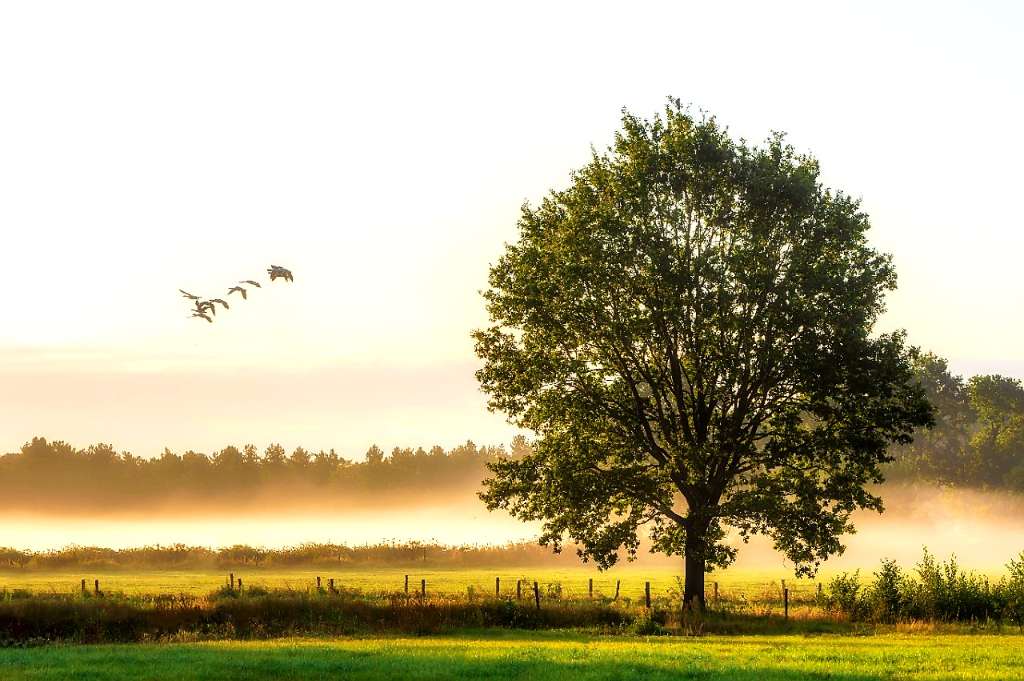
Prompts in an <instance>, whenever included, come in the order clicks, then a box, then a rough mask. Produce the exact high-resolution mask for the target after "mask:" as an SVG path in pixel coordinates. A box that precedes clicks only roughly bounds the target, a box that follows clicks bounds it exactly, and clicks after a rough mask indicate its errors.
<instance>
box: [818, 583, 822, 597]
mask: <svg viewBox="0 0 1024 681" xmlns="http://www.w3.org/2000/svg"><path fill="white" fill-rule="evenodd" d="M818 595H819V596H820V595H821V582H818Z"/></svg>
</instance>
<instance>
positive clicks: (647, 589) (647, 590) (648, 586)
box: [644, 582, 651, 610]
mask: <svg viewBox="0 0 1024 681" xmlns="http://www.w3.org/2000/svg"><path fill="white" fill-rule="evenodd" d="M644 603H646V604H647V609H648V610H650V609H651V583H650V582H644Z"/></svg>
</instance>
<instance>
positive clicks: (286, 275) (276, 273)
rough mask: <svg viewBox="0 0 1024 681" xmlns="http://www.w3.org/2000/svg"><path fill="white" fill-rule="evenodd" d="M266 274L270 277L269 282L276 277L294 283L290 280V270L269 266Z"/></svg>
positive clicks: (278, 266)
mask: <svg viewBox="0 0 1024 681" xmlns="http://www.w3.org/2000/svg"><path fill="white" fill-rule="evenodd" d="M267 274H269V275H270V281H274V280H275V279H277V278H278V277H280V278H282V279H284V280H285V281H294V279H293V278H292V272H291V270H289V269H285V268H284V267H281V266H280V265H271V266H270V268H269V269H268V270H267Z"/></svg>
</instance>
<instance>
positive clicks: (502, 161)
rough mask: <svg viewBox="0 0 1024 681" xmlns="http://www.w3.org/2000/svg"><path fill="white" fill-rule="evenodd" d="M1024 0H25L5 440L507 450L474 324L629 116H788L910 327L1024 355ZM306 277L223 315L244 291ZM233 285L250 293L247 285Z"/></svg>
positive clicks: (944, 342) (8, 127)
mask: <svg viewBox="0 0 1024 681" xmlns="http://www.w3.org/2000/svg"><path fill="white" fill-rule="evenodd" d="M1022 18H1024V15H1022V10H1021V9H1020V5H1016V4H1012V3H970V4H967V3H960V4H958V5H953V4H946V3H930V2H929V3H924V2H921V3H898V4H897V3H866V2H856V3H854V2H849V3H828V4H827V5H826V4H823V3H812V2H807V3H787V4H785V5H784V6H781V7H780V6H777V5H775V4H772V5H770V6H769V5H768V4H766V3H754V2H750V3H724V2H723V3H650V4H636V3H630V4H622V3H615V4H598V3H592V2H587V3H557V4H554V3H515V4H508V5H504V6H503V7H497V6H490V5H485V4H480V3H467V4H465V5H452V4H445V5H441V4H437V3H420V4H413V3H409V4H402V5H400V4H393V3H359V4H343V3H316V2H308V3H299V4H295V3H292V4H276V5H271V4H267V3H259V2H247V3H225V2H178V3H163V4H156V3H135V2H121V3H111V2H94V3H70V2H68V3H54V2H33V3H6V4H4V5H3V6H2V8H0V63H2V64H3V65H4V67H3V68H0V92H2V93H3V100H4V105H3V106H2V107H0V225H2V229H3V235H4V240H3V254H4V255H3V267H2V268H0V287H2V290H3V291H4V298H3V300H4V319H5V323H4V324H3V325H2V326H0V375H2V377H3V378H2V390H0V450H3V451H13V450H15V449H16V448H17V447H19V446H20V445H21V444H22V443H23V442H25V441H26V440H28V439H30V438H31V437H32V436H34V435H45V436H47V437H50V438H60V439H64V440H68V441H71V442H73V443H75V444H77V445H80V446H84V445H86V444H89V443H92V442H97V441H103V442H112V443H113V444H114V445H115V446H116V447H117V448H118V449H128V450H132V451H134V452H135V453H136V454H139V455H144V456H150V455H153V454H156V453H159V452H160V451H161V450H162V449H163V448H164V447H165V446H166V447H170V448H171V449H172V450H175V451H182V450H184V449H189V448H192V449H196V450H199V451H211V450H213V449H215V448H219V447H223V446H224V445H226V444H229V443H238V444H241V443H244V442H254V443H257V444H260V445H263V444H266V443H268V442H271V441H279V442H281V443H282V444H284V445H285V447H288V448H291V447H294V446H296V445H300V444H301V445H303V446H305V447H307V448H328V447H336V448H338V450H339V452H341V453H343V454H344V455H345V456H348V457H350V458H360V457H361V456H362V453H363V452H364V451H365V450H366V448H367V446H368V445H369V444H370V443H373V442H377V443H379V444H380V445H381V446H383V447H384V448H385V449H387V448H389V447H391V446H393V445H396V444H403V445H412V446H416V445H421V444H422V445H424V446H429V445H431V444H434V443H437V444H441V445H443V446H451V445H453V444H456V443H459V442H463V441H465V440H466V439H468V438H472V439H473V440H475V441H476V442H479V443H494V444H497V443H502V442H505V443H507V442H508V440H509V438H510V437H511V436H512V434H513V432H514V431H513V429H512V428H511V427H510V426H509V425H508V424H506V423H505V421H504V419H503V418H502V417H501V416H500V415H494V414H489V413H488V412H487V411H486V410H485V399H484V397H483V396H482V394H481V393H480V392H479V391H478V389H477V385H476V382H475V380H474V378H473V372H474V370H475V368H476V366H477V362H476V359H475V357H474V355H473V351H472V343H471V340H470V338H469V332H470V330H471V329H472V328H474V327H477V326H480V325H482V324H483V323H484V322H485V315H484V312H483V309H482V304H481V300H480V297H479V290H480V289H481V288H483V286H484V285H485V283H486V273H487V268H488V265H489V263H491V262H492V261H493V260H494V259H495V258H496V257H497V255H498V254H499V253H500V251H501V249H502V246H503V244H504V243H505V242H506V241H509V240H512V239H514V238H515V235H516V219H517V216H518V211H519V207H520V205H521V204H522V202H523V201H537V200H538V199H540V198H541V197H542V196H543V195H544V193H545V192H546V191H548V190H549V189H551V188H554V187H559V186H563V185H565V184H566V183H567V181H568V178H569V173H570V170H571V169H573V168H576V167H579V166H580V165H581V164H583V163H584V162H585V161H586V160H587V157H588V154H589V153H590V149H591V146H592V145H593V146H595V147H598V148H600V147H603V146H605V145H606V144H608V143H609V142H610V140H611V137H612V134H613V133H614V131H615V129H616V128H617V126H618V119H619V115H620V109H621V108H622V107H627V108H628V109H630V110H631V111H633V112H636V113H639V114H642V115H651V114H653V113H655V112H657V111H658V110H659V109H660V107H661V106H662V105H663V103H664V101H665V97H666V96H668V95H673V96H676V97H679V98H681V99H683V100H684V101H687V102H691V103H692V104H693V106H694V107H695V108H698V109H706V110H707V111H709V112H712V113H714V114H715V115H716V116H718V118H719V119H720V120H721V121H722V122H724V123H725V124H727V125H728V126H729V127H730V130H731V131H732V132H733V133H735V134H736V135H739V136H744V137H746V138H748V139H751V140H760V139H763V138H764V137H765V136H767V135H768V134H769V132H770V131H771V130H785V131H787V132H789V133H790V139H791V141H792V143H793V144H795V145H796V146H797V147H798V148H800V149H805V150H809V151H811V152H813V153H814V154H815V155H816V156H817V157H818V158H819V159H820V161H821V163H822V167H823V170H824V179H825V181H826V182H827V183H829V184H830V185H833V186H835V187H838V188H842V189H845V190H847V191H849V192H851V193H853V194H855V195H857V196H861V197H863V202H864V203H863V205H864V208H865V210H866V211H867V212H868V213H869V214H870V215H871V216H872V218H873V224H874V228H873V230H872V235H871V238H872V240H873V241H874V243H875V244H876V245H877V246H878V247H879V248H881V249H883V250H885V251H888V252H891V253H892V254H893V255H894V257H895V262H896V267H897V271H898V272H899V275H900V288H899V291H898V292H897V293H896V294H894V295H893V296H892V297H891V298H890V302H889V310H890V311H889V313H888V314H887V316H886V317H885V319H884V326H885V328H887V329H888V328H896V327H904V328H906V329H907V330H908V332H909V338H910V341H911V342H912V343H914V344H917V345H920V346H923V347H925V348H927V349H930V350H934V351H935V352H938V353H940V354H942V355H943V356H946V357H949V358H950V359H951V363H952V366H953V368H954V369H956V370H958V371H961V372H966V373H976V372H989V371H998V372H1001V373H1004V374H1009V375H1014V376H1024V345H1022V344H1021V343H1020V342H1019V339H1020V337H1021V333H1022V331H1024V321H1022V320H1024V316H1022V315H1021V310H1022V305H1024V280H1022V279H1021V277H1020V272H1019V265H1018V262H1017V261H1018V259H1019V257H1020V253H1021V248H1022V246H1024V229H1022V227H1024V225H1021V218H1020V212H1019V211H1018V210H1017V197H1018V195H1019V187H1018V185H1019V184H1020V179H1021V173H1020V170H1019V167H1018V159H1019V158H1020V157H1021V156H1022V154H1024V139H1022V134H1021V128H1020V124H1019V123H1020V121H1021V120H1022V119H1024V90H1022V88H1021V87H1020V71H1021V66H1022V59H1021V43H1020V35H1021V34H1020V30H1021V27H1022ZM270 263H280V264H282V265H285V266H287V267H289V268H291V269H292V270H293V271H294V273H295V282H294V284H285V283H281V282H275V284H274V285H273V286H271V285H268V284H265V285H264V287H263V288H262V289H261V290H258V291H254V292H252V294H251V295H250V299H249V300H248V301H246V302H245V303H244V304H242V303H241V302H239V301H236V302H235V303H234V304H233V305H232V308H231V310H230V311H226V312H224V313H222V314H221V316H220V317H219V318H218V320H217V323H216V324H206V323H205V322H203V321H201V320H198V319H190V318H188V315H187V312H186V310H187V307H188V305H187V303H186V302H185V301H183V299H182V298H181V297H180V296H179V294H178V292H177V289H178V288H179V287H180V288H184V289H186V290H190V291H196V292H199V293H202V294H205V295H215V294H221V295H223V294H224V293H225V292H226V288H227V287H228V286H230V285H232V284H233V283H235V282H236V281H237V280H239V279H245V278H249V277H253V276H258V275H261V274H262V273H263V270H264V269H265V268H266V267H267V266H268V265H269V264H270ZM232 300H234V297H233V298H232Z"/></svg>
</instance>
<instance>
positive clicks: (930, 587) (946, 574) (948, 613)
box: [826, 550, 1024, 626]
mask: <svg viewBox="0 0 1024 681" xmlns="http://www.w3.org/2000/svg"><path fill="white" fill-rule="evenodd" d="M1007 567H1008V575H1007V576H1005V577H1003V578H1001V579H1000V580H999V581H998V582H996V583H995V584H990V583H989V580H988V579H987V578H985V577H984V576H982V575H979V574H977V573H974V572H969V571H965V570H963V569H962V568H961V567H960V566H959V565H958V564H957V561H956V558H955V557H951V558H949V559H948V560H947V561H945V562H941V563H940V562H938V561H937V560H936V559H935V557H934V556H933V555H932V554H930V553H929V552H928V551H927V550H925V552H924V555H923V557H922V558H921V560H920V562H919V563H918V564H917V567H916V570H915V574H908V573H905V572H903V571H902V570H901V569H900V568H899V567H898V566H897V565H896V564H895V563H894V562H892V561H887V560H883V561H882V567H881V568H880V569H879V571H878V572H876V573H875V578H874V581H873V582H872V583H871V584H870V585H868V586H867V587H866V588H865V587H864V585H863V584H862V583H861V581H860V578H859V574H858V573H856V572H855V573H852V574H849V573H842V574H840V575H838V576H836V577H835V578H834V579H833V580H832V581H831V582H830V583H829V585H828V589H827V591H828V595H827V601H826V602H827V605H828V606H829V607H830V608H832V609H833V610H835V611H837V612H840V613H842V614H843V615H845V616H846V617H849V618H850V619H853V620H867V621H873V622H888V623H893V622H903V621H939V622H987V621H996V622H1008V623H1010V624H1014V625H1016V626H1021V625H1022V624H1024V618H1022V614H1024V611H1022V610H1021V608H1020V605H1021V604H1022V603H1024V554H1022V555H1021V558H1020V560H1011V561H1010V563H1009V565H1008V566H1007Z"/></svg>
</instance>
